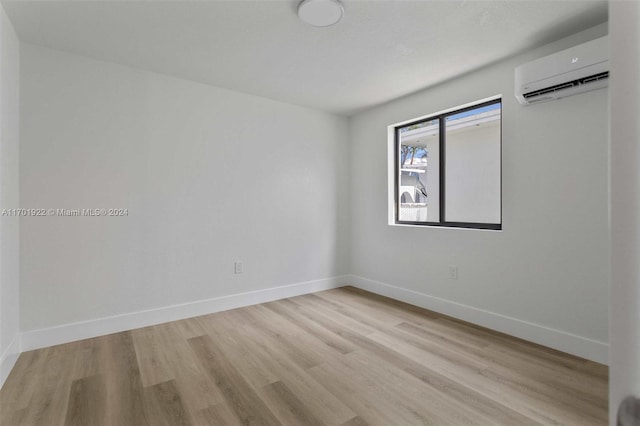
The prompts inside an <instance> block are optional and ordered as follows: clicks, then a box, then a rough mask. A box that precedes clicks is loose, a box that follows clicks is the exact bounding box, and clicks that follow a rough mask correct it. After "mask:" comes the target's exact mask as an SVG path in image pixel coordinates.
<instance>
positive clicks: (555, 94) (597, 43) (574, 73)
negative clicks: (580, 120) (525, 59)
mask: <svg viewBox="0 0 640 426" xmlns="http://www.w3.org/2000/svg"><path fill="white" fill-rule="evenodd" d="M515 83H516V87H515V90H516V98H518V101H520V103H521V104H522V105H531V104H534V103H538V102H545V101H550V100H553V99H560V98H564V97H567V96H572V95H576V94H578V93H582V92H588V91H590V90H596V89H601V88H603V87H607V86H608V84H609V41H608V37H607V36H604V37H600V38H597V39H595V40H591V41H589V42H587V43H584V44H580V45H578V46H574V47H572V48H570V49H566V50H563V51H561V52H557V53H554V54H552V55H549V56H545V57H544V58H540V59H537V60H535V61H532V62H529V63H527V64H524V65H520V66H519V67H517V68H516V75H515Z"/></svg>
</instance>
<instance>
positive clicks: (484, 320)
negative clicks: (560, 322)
mask: <svg viewBox="0 0 640 426" xmlns="http://www.w3.org/2000/svg"><path fill="white" fill-rule="evenodd" d="M350 281H351V283H352V285H353V286H354V287H357V288H360V289H362V290H367V291H370V292H372V293H376V294H379V295H382V296H387V297H390V298H392V299H396V300H400V301H402V302H406V303H409V304H412V305H416V306H420V307H421V308H425V309H429V310H431V311H435V312H438V313H441V314H445V315H449V316H452V317H454V318H458V319H461V320H464V321H468V322H470V323H473V324H477V325H480V326H483V327H487V328H489V329H492V330H496V331H499V332H502V333H505V334H509V335H511V336H516V337H519V338H521V339H525V340H528V341H530V342H534V343H538V344H540V345H543V346H547V347H550V348H553V349H557V350H559V351H562V352H567V353H570V354H572V355H576V356H579V357H581V358H585V359H589V360H591V361H595V362H599V363H602V364H607V363H608V357H609V345H608V344H607V343H605V342H599V341H596V340H592V339H589V338H586V337H582V336H577V335H575V334H571V333H567V332H565V331H561V330H556V329H553V328H549V327H546V326H543V325H540V324H534V323H531V322H527V321H523V320H519V319H517V318H512V317H508V316H506V315H501V314H497V313H495V312H490V311H485V310H483V309H478V308H474V307H473V306H468V305H463V304H461V303H457V302H452V301H450V300H446V299H441V298H439V297H434V296H429V295H428V294H424V293H419V292H416V291H413V290H407V289H405V288H401V287H396V286H393V285H391V284H386V283H383V282H380V281H374V280H370V279H368V278H363V277H360V276H357V275H351V280H350Z"/></svg>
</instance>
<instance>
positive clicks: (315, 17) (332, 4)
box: [298, 0, 344, 27]
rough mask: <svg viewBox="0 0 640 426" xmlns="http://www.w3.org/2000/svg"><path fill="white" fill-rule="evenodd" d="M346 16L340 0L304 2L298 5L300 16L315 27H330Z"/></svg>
mask: <svg viewBox="0 0 640 426" xmlns="http://www.w3.org/2000/svg"><path fill="white" fill-rule="evenodd" d="M343 15H344V8H343V7H342V4H341V3H340V1H339V0H304V1H303V2H302V3H300V4H299V5H298V16H299V17H300V19H301V20H303V21H304V22H306V23H307V24H311V25H313V26H314V27H328V26H330V25H333V24H337V23H338V22H339V21H340V20H341V19H342V16H343Z"/></svg>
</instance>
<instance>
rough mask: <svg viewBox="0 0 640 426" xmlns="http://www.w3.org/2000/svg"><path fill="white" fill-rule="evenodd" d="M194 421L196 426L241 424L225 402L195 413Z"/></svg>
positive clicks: (231, 425) (233, 425) (232, 425)
mask: <svg viewBox="0 0 640 426" xmlns="http://www.w3.org/2000/svg"><path fill="white" fill-rule="evenodd" d="M194 421H195V425H196V426H212V425H216V426H235V425H241V424H242V420H241V419H240V417H238V415H237V414H236V413H235V412H234V411H233V410H232V409H231V408H229V404H227V403H226V402H221V403H220V404H216V405H213V406H211V407H207V408H203V409H202V410H199V411H197V412H196V414H195V420H194Z"/></svg>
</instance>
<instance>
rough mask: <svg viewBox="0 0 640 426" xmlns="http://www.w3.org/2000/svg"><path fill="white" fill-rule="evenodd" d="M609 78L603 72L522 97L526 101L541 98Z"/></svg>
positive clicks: (607, 73) (606, 72) (607, 74)
mask: <svg viewBox="0 0 640 426" xmlns="http://www.w3.org/2000/svg"><path fill="white" fill-rule="evenodd" d="M607 78H609V71H605V72H601V73H599V74H596V75H590V76H588V77H583V78H578V79H576V80H573V81H569V82H566V83H562V84H556V85H555V86H551V87H546V88H544V89H541V90H535V91H533V92H528V93H525V94H523V95H522V96H524V97H525V98H526V99H529V98H535V97H538V96H541V95H544V94H547V93H553V92H558V91H560V90H564V89H568V88H570V87H576V86H582V85H584V84H589V83H594V82H596V81H600V80H605V79H607Z"/></svg>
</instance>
